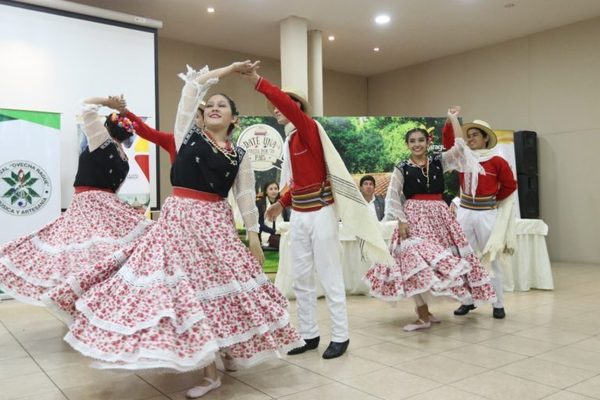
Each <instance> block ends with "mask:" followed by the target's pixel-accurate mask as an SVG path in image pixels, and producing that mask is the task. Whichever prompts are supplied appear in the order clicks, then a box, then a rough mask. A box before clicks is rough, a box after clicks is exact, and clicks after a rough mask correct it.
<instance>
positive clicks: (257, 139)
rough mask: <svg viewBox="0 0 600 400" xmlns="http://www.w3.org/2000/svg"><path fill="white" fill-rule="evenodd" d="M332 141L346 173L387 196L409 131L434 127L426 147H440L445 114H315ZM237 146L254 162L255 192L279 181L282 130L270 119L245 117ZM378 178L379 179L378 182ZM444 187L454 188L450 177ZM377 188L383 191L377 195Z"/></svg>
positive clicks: (406, 148)
mask: <svg viewBox="0 0 600 400" xmlns="http://www.w3.org/2000/svg"><path fill="white" fill-rule="evenodd" d="M315 119H316V120H317V121H319V122H320V123H321V125H323V127H324V128H325V131H326V132H327V134H328V135H329V137H330V139H331V141H332V142H333V144H334V145H335V147H336V149H337V150H338V152H339V153H340V156H341V157H342V159H343V160H344V162H345V164H346V167H347V168H348V171H350V173H351V174H353V175H354V176H355V178H356V180H357V181H358V179H360V177H361V176H362V175H365V174H370V175H373V176H374V177H375V180H376V181H377V194H383V195H385V191H386V189H387V185H388V182H389V179H388V178H387V177H388V176H389V173H390V172H392V170H393V168H394V166H395V165H396V164H397V163H398V162H399V161H400V160H402V159H405V158H407V157H408V156H409V154H410V152H409V150H408V147H407V146H406V143H405V142H404V134H405V133H406V131H408V130H409V129H412V128H415V127H420V126H424V127H426V128H428V129H432V134H433V135H434V145H433V146H431V148H430V150H432V151H433V150H441V148H442V147H441V144H440V143H441V133H442V127H443V126H444V123H445V121H446V118H445V117H443V118H435V117H318V118H315ZM240 128H241V130H240V131H239V133H238V134H237V135H235V137H236V139H237V142H236V143H237V145H238V146H240V147H242V148H244V149H245V150H246V152H247V153H246V157H250V158H251V160H252V167H253V168H254V172H255V177H256V190H257V195H259V196H260V194H261V193H260V192H261V190H262V187H263V185H264V184H266V183H270V182H277V183H278V182H279V176H280V174H281V163H282V158H283V145H284V140H285V133H284V130H283V126H281V125H279V124H277V120H276V119H275V118H273V117H252V116H250V117H243V118H242V119H241V123H240ZM380 180H381V182H380ZM447 182H448V183H449V185H448V186H449V188H448V190H449V191H450V192H452V193H454V192H456V191H457V190H458V183H454V181H453V179H452V177H451V176H449V177H448V178H447ZM380 192H381V193H380Z"/></svg>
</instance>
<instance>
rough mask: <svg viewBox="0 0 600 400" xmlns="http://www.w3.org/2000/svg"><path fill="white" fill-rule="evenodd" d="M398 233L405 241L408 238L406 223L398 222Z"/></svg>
mask: <svg viewBox="0 0 600 400" xmlns="http://www.w3.org/2000/svg"><path fill="white" fill-rule="evenodd" d="M398 233H399V234H400V239H402V240H404V239H406V238H408V224H407V223H406V222H402V221H398Z"/></svg>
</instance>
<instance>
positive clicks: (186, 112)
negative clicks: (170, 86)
mask: <svg viewBox="0 0 600 400" xmlns="http://www.w3.org/2000/svg"><path fill="white" fill-rule="evenodd" d="M207 73H208V67H207V66H205V67H204V68H202V69H200V70H199V71H195V70H194V69H193V68H192V67H190V66H189V65H188V66H187V72H186V73H185V74H184V73H181V74H179V75H178V76H179V77H180V78H181V79H182V80H183V81H184V82H185V85H184V86H183V89H181V97H180V98H179V105H178V106H177V116H176V117H175V129H174V133H175V148H176V149H177V150H179V147H180V146H181V143H182V142H183V138H184V137H185V135H186V134H187V133H188V132H189V130H190V128H191V127H192V125H193V124H194V121H195V119H196V112H197V111H198V107H199V106H200V102H201V101H202V99H203V98H204V96H206V93H207V92H208V90H209V89H210V87H211V86H212V85H214V84H215V83H217V82H218V81H219V79H218V78H211V79H209V80H207V81H206V82H204V83H199V82H198V81H199V79H200V78H201V77H202V76H203V75H206V74H207Z"/></svg>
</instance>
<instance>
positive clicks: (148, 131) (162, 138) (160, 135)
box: [125, 111, 177, 164]
mask: <svg viewBox="0 0 600 400" xmlns="http://www.w3.org/2000/svg"><path fill="white" fill-rule="evenodd" d="M125 116H126V117H127V118H129V119H130V120H131V122H135V124H136V127H135V133H136V134H137V135H138V136H139V137H141V138H144V139H146V140H148V141H150V142H152V143H154V144H157V145H159V146H160V147H162V148H163V149H165V150H166V151H167V153H169V158H170V159H171V164H173V162H174V161H175V157H176V156H177V150H176V148H175V136H173V134H172V133H170V132H163V131H159V130H156V129H154V128H152V127H150V126H148V125H147V124H146V123H145V122H144V121H142V119H141V118H140V117H138V116H137V115H135V114H134V113H132V112H131V111H127V114H125Z"/></svg>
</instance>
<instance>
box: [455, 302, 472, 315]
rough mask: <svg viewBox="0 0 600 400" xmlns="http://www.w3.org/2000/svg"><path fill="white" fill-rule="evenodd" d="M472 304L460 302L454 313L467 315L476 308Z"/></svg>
mask: <svg viewBox="0 0 600 400" xmlns="http://www.w3.org/2000/svg"><path fill="white" fill-rule="evenodd" d="M476 308H477V307H475V306H474V305H473V304H462V305H461V306H460V307H458V308H457V309H456V310H454V315H467V314H468V313H469V311H471V310H474V309H476Z"/></svg>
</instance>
